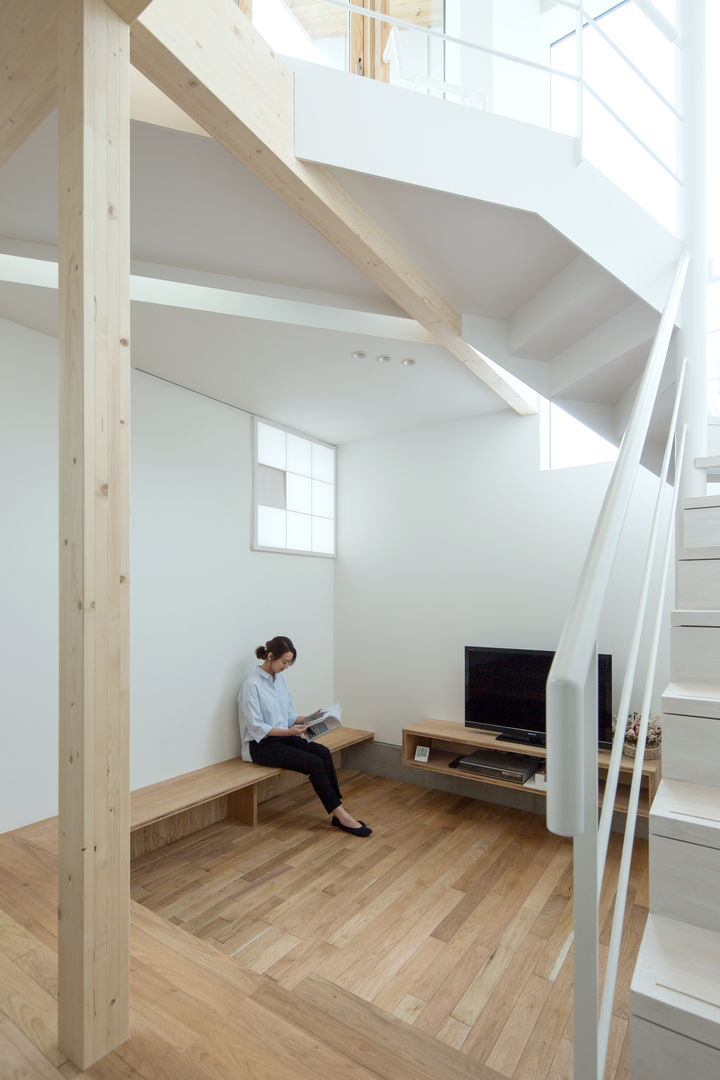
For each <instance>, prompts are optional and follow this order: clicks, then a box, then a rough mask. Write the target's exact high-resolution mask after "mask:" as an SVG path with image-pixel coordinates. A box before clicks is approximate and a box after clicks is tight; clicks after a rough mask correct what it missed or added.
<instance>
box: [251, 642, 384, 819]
mask: <svg viewBox="0 0 720 1080" xmlns="http://www.w3.org/2000/svg"><path fill="white" fill-rule="evenodd" d="M255 655H256V656H257V657H258V659H259V660H262V664H260V665H259V666H258V667H257V668H256V669H255V671H253V673H252V674H251V675H248V677H247V679H245V681H244V683H243V684H242V687H241V688H240V693H239V694H238V705H239V710H240V733H241V735H242V756H243V760H244V761H254V762H255V764H256V765H272V766H274V767H275V768H278V769H290V770H291V771H292V772H300V773H304V774H305V775H306V776H307V777H308V778H309V780H310V783H311V784H312V786H313V787H314V788H315V793H316V795H317V796H318V798H319V799H320V801H321V803H322V804H323V806H324V807H325V811H326V813H327V814H329V815H330V819H331V820H330V823H331V825H335V826H336V827H337V828H339V829H342V830H343V831H344V832H348V833H352V835H353V836H369V835H370V834H371V832H372V829H370V828H368V826H367V825H366V824H365V822H364V821H357V820H356V819H355V818H354V817H352V815H351V814H349V813H348V812H347V810H346V809H345V807H344V806H343V805H342V795H341V794H340V786H339V784H338V778H337V774H336V772H335V766H334V764H333V759H332V754H331V753H330V751H329V750H328V748H327V746H323V745H322V743H314V742H313V743H310V742H307V740H306V739H304V738H303V735H304V734H305V728H306V727H307V725H308V724H309V723H311V722H312V721H313V720H317V718H318V717H319V716H321V715H322V710H318V711H317V712H315V713H313V714H312V715H311V716H298V715H297V714H296V713H295V710H294V708H293V700H292V695H291V694H290V689H289V687H288V684H287V682H286V681H285V676H284V674H283V672H284V671H285V670H286V668H289V667H290V666H291V665H292V664H294V663H295V659H296V657H297V650H296V648H295V646H294V645H293V643H292V641H290V639H289V638H287V637H282V636H280V637H274V638H272V639H271V640H270V641H267V642H266V643H265V644H264V645H259V646H258V648H257V649H256V650H255Z"/></svg>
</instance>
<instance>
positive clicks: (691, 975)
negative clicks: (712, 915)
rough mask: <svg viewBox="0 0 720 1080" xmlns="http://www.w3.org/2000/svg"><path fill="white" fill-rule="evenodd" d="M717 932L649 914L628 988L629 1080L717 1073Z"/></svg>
mask: <svg viewBox="0 0 720 1080" xmlns="http://www.w3.org/2000/svg"><path fill="white" fill-rule="evenodd" d="M719 971H720V934H718V933H714V932H713V931H711V930H704V929H701V928H699V927H697V926H691V925H689V924H688V923H685V922H679V921H677V920H675V919H668V918H665V917H663V916H662V915H655V914H652V913H651V914H650V915H649V917H648V921H647V924H646V927H645V933H644V934H643V940H642V944H641V946H640V952H639V954H638V959H637V964H636V966H635V972H634V975H633V980H632V985H631V988H630V1011H631V1016H632V1028H631V1032H632V1034H631V1039H632V1068H631V1076H632V1080H678V1078H683V1080H717V1077H718V1076H720V980H719V979H718V972H719Z"/></svg>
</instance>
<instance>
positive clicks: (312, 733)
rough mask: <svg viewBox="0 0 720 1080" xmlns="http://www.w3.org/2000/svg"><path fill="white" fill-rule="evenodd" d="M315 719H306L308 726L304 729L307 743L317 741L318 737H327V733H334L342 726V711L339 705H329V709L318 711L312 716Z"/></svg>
mask: <svg viewBox="0 0 720 1080" xmlns="http://www.w3.org/2000/svg"><path fill="white" fill-rule="evenodd" d="M312 716H313V717H315V719H312V718H311V717H308V725H307V727H306V728H305V738H306V739H307V740H308V742H312V741H313V739H317V738H318V736H320V735H327V733H328V731H334V730H335V728H336V727H340V725H341V724H342V709H341V708H340V706H339V705H331V706H330V708H329V709H318V712H317V713H313V714H312Z"/></svg>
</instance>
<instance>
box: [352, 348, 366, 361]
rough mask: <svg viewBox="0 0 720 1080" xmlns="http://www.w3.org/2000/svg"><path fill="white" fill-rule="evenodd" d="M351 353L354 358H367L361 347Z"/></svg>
mask: <svg viewBox="0 0 720 1080" xmlns="http://www.w3.org/2000/svg"><path fill="white" fill-rule="evenodd" d="M350 355H351V356H352V358H353V360H364V359H365V353H364V352H361V351H360V349H356V350H355V352H353V353H350Z"/></svg>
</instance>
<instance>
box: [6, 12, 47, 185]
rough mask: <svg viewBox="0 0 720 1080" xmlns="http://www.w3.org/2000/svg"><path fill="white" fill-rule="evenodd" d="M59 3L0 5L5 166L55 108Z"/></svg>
mask: <svg viewBox="0 0 720 1080" xmlns="http://www.w3.org/2000/svg"><path fill="white" fill-rule="evenodd" d="M57 7H58V5H57V0H4V2H3V3H2V4H0V168H1V167H2V166H3V165H4V164H5V162H6V161H8V160H9V158H11V157H12V155H13V154H14V153H15V151H16V150H18V149H19V148H20V147H21V146H22V144H23V143H24V142H25V140H26V139H28V138H29V137H30V136H31V135H32V133H33V131H35V128H37V127H39V125H40V124H41V123H42V122H43V120H45V118H46V117H47V116H49V115H50V113H51V112H52V110H53V108H54V107H55V101H56V96H57V41H56V39H57Z"/></svg>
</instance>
